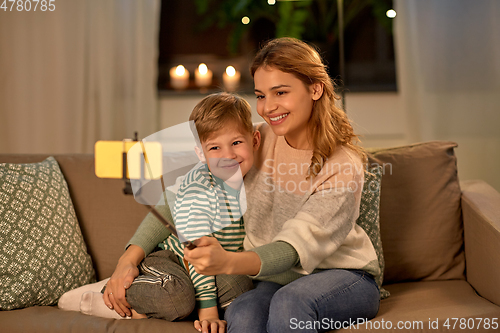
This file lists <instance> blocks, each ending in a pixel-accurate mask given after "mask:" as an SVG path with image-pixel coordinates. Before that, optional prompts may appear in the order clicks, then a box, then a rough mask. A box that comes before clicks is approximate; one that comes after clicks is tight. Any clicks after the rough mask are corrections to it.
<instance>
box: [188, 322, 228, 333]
mask: <svg viewBox="0 0 500 333" xmlns="http://www.w3.org/2000/svg"><path fill="white" fill-rule="evenodd" d="M226 326H227V322H226V321H225V320H222V319H219V318H208V319H204V320H195V321H194V328H196V329H197V330H198V331H200V332H202V333H209V332H210V333H225V332H226Z"/></svg>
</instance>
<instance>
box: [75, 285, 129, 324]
mask: <svg viewBox="0 0 500 333" xmlns="http://www.w3.org/2000/svg"><path fill="white" fill-rule="evenodd" d="M80 312H81V313H83V314H86V315H90V316H97V317H102V318H112V319H130V317H122V316H120V315H119V314H118V313H116V311H115V310H111V309H110V308H108V307H107V306H106V304H105V303H104V298H103V295H102V294H101V292H94V291H87V292H85V293H83V294H82V298H81V302H80Z"/></svg>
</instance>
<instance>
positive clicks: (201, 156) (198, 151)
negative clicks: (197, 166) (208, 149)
mask: <svg viewBox="0 0 500 333" xmlns="http://www.w3.org/2000/svg"><path fill="white" fill-rule="evenodd" d="M194 151H195V153H196V155H197V156H198V158H199V159H200V161H201V162H203V163H207V160H206V159H205V154H203V150H202V149H201V148H200V147H198V146H196V147H194Z"/></svg>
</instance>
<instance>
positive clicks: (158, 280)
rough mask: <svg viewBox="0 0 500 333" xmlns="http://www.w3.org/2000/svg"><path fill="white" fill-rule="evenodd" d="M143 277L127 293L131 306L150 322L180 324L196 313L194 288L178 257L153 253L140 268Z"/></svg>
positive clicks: (168, 252) (162, 252)
mask: <svg viewBox="0 0 500 333" xmlns="http://www.w3.org/2000/svg"><path fill="white" fill-rule="evenodd" d="M139 272H140V275H139V276H138V277H137V278H136V279H135V280H134V282H133V283H132V285H131V286H130V288H129V289H127V291H126V298H127V302H128V303H129V304H130V305H131V306H132V309H134V310H135V311H136V312H137V313H139V314H145V315H147V316H148V318H158V319H165V320H168V321H174V320H180V319H183V318H186V317H187V316H189V314H190V313H191V312H192V311H193V310H194V307H195V298H194V287H193V283H192V282H191V278H190V277H189V275H188V273H187V272H186V270H185V269H184V268H183V267H182V266H181V265H180V264H179V260H178V258H177V256H176V255H175V254H174V253H173V252H171V251H168V250H162V251H157V252H153V253H151V254H150V255H148V256H147V257H146V258H145V259H144V260H143V261H142V262H141V264H140V265H139Z"/></svg>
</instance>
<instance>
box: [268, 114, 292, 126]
mask: <svg viewBox="0 0 500 333" xmlns="http://www.w3.org/2000/svg"><path fill="white" fill-rule="evenodd" d="M289 114H290V113H282V114H280V115H277V116H269V120H270V121H271V124H270V125H279V124H281V123H282V122H284V121H285V118H286V117H287V116H288V115H289Z"/></svg>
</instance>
